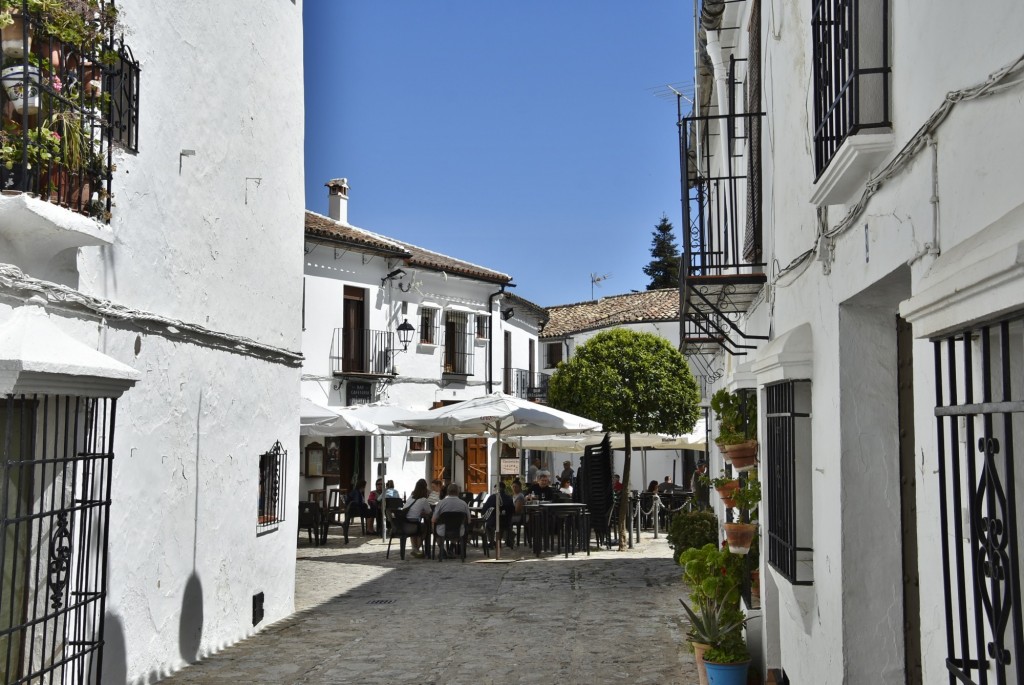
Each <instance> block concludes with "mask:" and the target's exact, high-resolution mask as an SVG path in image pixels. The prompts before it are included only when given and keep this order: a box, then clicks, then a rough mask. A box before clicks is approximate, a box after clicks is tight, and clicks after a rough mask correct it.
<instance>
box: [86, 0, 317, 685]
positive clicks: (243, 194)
mask: <svg viewBox="0 0 1024 685" xmlns="http://www.w3.org/2000/svg"><path fill="white" fill-rule="evenodd" d="M118 6H119V7H120V8H121V10H122V16H123V20H124V23H125V25H126V26H127V27H128V28H129V29H130V32H129V33H128V39H127V40H128V43H129V45H130V46H131V47H132V49H133V51H134V55H135V57H136V58H137V59H138V60H139V61H140V64H141V70H142V71H141V74H142V77H141V107H140V126H139V148H140V150H139V152H138V153H137V154H129V153H124V152H118V153H117V154H116V155H115V161H116V164H117V171H116V172H115V173H114V180H113V186H112V190H113V193H114V196H115V197H114V202H115V207H114V209H113V219H112V221H111V230H112V231H113V233H114V236H115V241H114V244H113V245H112V246H110V247H105V248H83V249H82V250H81V251H80V255H79V269H80V273H81V282H80V283H81V285H80V289H81V290H82V291H83V292H85V293H87V294H89V295H91V296H94V297H97V298H104V299H109V300H110V301H112V302H113V303H116V304H119V305H124V306H127V307H133V308H138V309H140V310H145V311H148V312H152V313H155V314H157V315H159V316H161V317H167V318H170V319H180V320H182V321H185V322H188V323H192V324H198V325H202V326H205V327H207V328H209V329H211V330H213V331H216V332H218V333H221V334H227V335H232V336H244V337H247V338H251V339H253V340H255V341H258V342H260V343H263V344H265V345H269V346H273V347H275V348H280V349H284V350H288V351H291V352H298V350H299V346H300V326H299V312H300V306H301V304H300V303H301V273H302V272H301V255H302V252H301V250H302V206H303V166H302V138H303V107H302V91H301V89H302V29H301V12H302V7H301V3H299V2H295V3H293V2H280V3H273V4H272V5H268V6H266V7H263V8H262V9H261V10H260V11H259V12H251V11H249V10H250V8H249V6H248V4H247V3H245V2H242V1H241V0H228V1H226V2H220V3H214V4H210V5H205V4H204V5H202V6H201V7H200V6H199V5H194V4H189V3H184V4H182V3H171V4H167V3H155V4H154V3H146V2H140V1H138V0H124V1H123V2H120V3H118ZM226 27H230V30H226ZM182 149H193V150H195V152H196V154H195V156H192V157H180V156H179V153H180V151H181V150H182ZM179 165H180V167H179ZM108 323H109V326H104V325H103V324H99V323H97V322H96V321H89V322H86V323H77V322H72V321H69V322H67V325H68V327H69V328H71V329H74V330H75V331H77V333H78V334H79V335H80V339H83V340H90V341H93V342H95V344H96V346H97V348H98V349H100V350H101V351H103V352H105V353H106V354H108V355H110V356H113V357H115V358H117V359H119V360H121V361H123V362H125V363H128V364H130V365H132V366H134V367H135V368H137V369H138V370H140V371H141V372H142V373H143V378H142V380H141V381H140V382H139V383H138V384H137V385H136V387H135V388H134V389H132V390H130V391H129V392H128V393H127V394H126V395H125V396H124V398H123V399H122V400H121V401H120V403H119V405H118V415H117V425H116V442H115V449H116V459H115V461H114V474H113V477H114V480H113V505H112V508H111V526H110V545H109V548H110V566H109V588H110V590H109V599H108V602H107V621H106V631H107V634H106V639H107V649H106V653H105V669H106V673H105V678H104V681H105V682H118V681H119V679H120V678H122V677H123V678H124V679H127V680H130V681H142V680H146V679H149V680H150V681H151V680H153V679H155V678H156V677H158V676H160V675H162V674H166V673H170V672H172V671H174V670H176V669H178V668H180V667H182V666H183V665H184V664H185V663H187V662H189V661H192V660H194V659H196V658H197V657H200V656H205V655H207V654H210V653H212V652H215V651H217V650H219V649H221V648H223V647H224V646H225V645H228V644H231V643H233V642H235V641H237V640H239V639H242V638H244V637H245V636H247V635H250V634H252V633H253V632H255V631H256V630H257V629H258V628H263V627H264V626H266V625H268V624H269V623H272V622H273V621H276V620H278V619H280V618H283V617H285V616H287V615H289V614H290V613H291V612H292V610H293V589H294V549H295V535H296V527H295V525H296V524H295V514H294V506H295V502H296V482H297V479H296V475H297V473H298V458H299V454H298V423H297V420H296V419H297V416H298V388H299V368H298V367H297V365H295V364H284V363H281V362H279V361H273V360H264V359H260V358H259V357H258V356H255V355H252V356H250V355H245V354H239V353H235V352H232V351H230V350H229V349H216V348H214V347H211V346H210V345H207V344H203V343H202V341H197V340H196V339H195V338H194V336H190V335H182V336H179V337H177V338H175V339H170V338H169V337H165V336H162V335H160V334H156V333H140V332H138V331H137V330H135V329H134V328H133V327H132V326H130V325H128V326H123V325H119V323H118V322H117V321H115V320H111V321H109V322H108ZM277 440H280V441H281V443H282V445H283V446H284V448H285V449H286V450H287V451H288V473H287V474H286V478H287V479H286V483H287V485H288V489H287V490H286V491H285V492H284V493H283V495H282V496H283V497H284V498H285V500H286V504H287V511H288V513H287V519H286V523H284V524H282V525H281V526H280V528H279V529H278V530H276V532H273V533H270V534H266V535H262V536H257V534H256V533H257V531H256V507H257V504H256V501H257V489H258V486H257V473H258V460H259V455H260V454H261V453H263V452H266V451H268V450H269V449H270V448H271V447H272V446H273V445H274V442H275V441H277ZM261 591H262V592H265V594H266V605H265V610H266V616H265V618H264V619H263V622H262V623H261V624H260V625H259V626H258V627H257V628H254V627H253V626H252V624H251V599H252V596H253V595H254V594H255V593H257V592H261Z"/></svg>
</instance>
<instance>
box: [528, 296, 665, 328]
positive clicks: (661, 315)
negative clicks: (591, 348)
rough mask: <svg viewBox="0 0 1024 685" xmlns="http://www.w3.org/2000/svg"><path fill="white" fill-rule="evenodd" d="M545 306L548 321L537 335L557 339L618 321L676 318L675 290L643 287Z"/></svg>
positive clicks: (615, 324) (643, 321)
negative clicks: (586, 299) (645, 289)
mask: <svg viewBox="0 0 1024 685" xmlns="http://www.w3.org/2000/svg"><path fill="white" fill-rule="evenodd" d="M547 309H548V322H547V323H546V324H545V325H544V328H543V329H542V330H541V333H540V337H542V338H557V337H561V336H565V335H572V334H573V333H581V332H583V331H592V330H594V329H596V328H607V327H612V326H618V325H622V324H630V323H645V322H650V321H673V320H678V319H679V290H678V289H676V288H665V289H664V290H647V291H645V292H642V293H629V294H627V295H613V296H611V297H603V298H601V299H600V300H591V301H590V302H578V303H576V304H563V305H558V306H556V307H548V308H547Z"/></svg>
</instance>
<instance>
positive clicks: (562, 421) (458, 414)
mask: <svg viewBox="0 0 1024 685" xmlns="http://www.w3.org/2000/svg"><path fill="white" fill-rule="evenodd" d="M427 414H428V415H429V418H419V419H407V420H404V421H401V420H400V421H397V422H396V423H397V424H398V425H400V426H408V427H409V428H419V429H424V430H432V431H436V432H438V433H451V434H453V435H456V434H464V435H480V436H486V437H491V438H495V439H496V440H497V441H498V442H499V443H500V442H501V440H502V438H503V437H505V436H512V435H524V436H525V435H548V434H555V433H582V432H585V431H599V430H601V424H600V423H598V422H596V421H591V420H590V419H585V418H583V417H582V416H576V415H575V414H570V413H568V412H564V411H559V410H557V409H552V408H551V407H548V406H545V405H543V404H537V403H536V402H529V401H527V400H523V399H520V398H518V397H513V396H511V395H506V394H505V393H501V392H496V393H493V394H491V395H485V396H484V397H477V398H475V399H472V400H466V401H465V402H460V403H458V404H452V405H449V406H447V407H439V408H437V409H431V410H430V411H429V412H427ZM497 499H498V503H499V512H500V503H501V497H500V495H499V496H498V498H497ZM495 523H496V526H495V539H496V541H497V540H501V516H500V515H499V513H498V512H496V513H495ZM495 558H497V559H501V544H500V543H499V544H496V545H495Z"/></svg>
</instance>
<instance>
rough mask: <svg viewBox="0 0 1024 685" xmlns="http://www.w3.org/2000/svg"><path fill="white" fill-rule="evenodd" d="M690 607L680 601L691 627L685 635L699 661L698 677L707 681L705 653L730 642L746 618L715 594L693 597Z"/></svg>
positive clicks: (702, 680)
mask: <svg viewBox="0 0 1024 685" xmlns="http://www.w3.org/2000/svg"><path fill="white" fill-rule="evenodd" d="M691 601H692V602H693V606H692V607H691V606H690V605H689V604H687V603H686V602H685V601H684V600H682V599H680V600H679V603H680V604H682V605H683V609H685V610H686V615H687V617H688V618H689V619H690V630H688V631H687V633H686V637H687V638H688V639H689V640H690V644H691V645H693V654H694V657H695V661H696V662H697V677H698V679H699V680H700V682H701V684H702V685H703V684H704V683H707V682H708V680H707V670H706V668H705V666H704V657H705V654H707V652H708V650H713V649H716V648H717V646H719V645H723V644H729V642H730V641H731V639H732V638H733V637H734V636H735V634H736V633H737V632H738V631H739V630H740V628H742V627H743V625H744V624H745V623H746V619H745V618H743V616H742V615H741V614H740V613H739V612H738V611H736V610H735V609H734V608H732V607H731V606H730V605H729V603H728V602H727V601H726V600H725V599H719V598H716V597H700V598H698V599H695V600H691Z"/></svg>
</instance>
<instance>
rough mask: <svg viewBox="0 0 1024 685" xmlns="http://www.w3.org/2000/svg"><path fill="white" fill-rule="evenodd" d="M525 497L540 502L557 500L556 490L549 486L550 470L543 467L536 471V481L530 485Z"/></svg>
mask: <svg viewBox="0 0 1024 685" xmlns="http://www.w3.org/2000/svg"><path fill="white" fill-rule="evenodd" d="M527 499H530V500H532V501H540V502H557V501H558V490H556V489H555V488H553V487H551V472H549V471H546V470H544V469H542V470H540V471H538V472H537V482H536V483H534V484H533V485H531V486H530V492H529V493H528V494H527Z"/></svg>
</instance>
